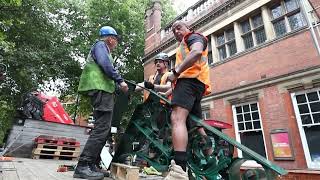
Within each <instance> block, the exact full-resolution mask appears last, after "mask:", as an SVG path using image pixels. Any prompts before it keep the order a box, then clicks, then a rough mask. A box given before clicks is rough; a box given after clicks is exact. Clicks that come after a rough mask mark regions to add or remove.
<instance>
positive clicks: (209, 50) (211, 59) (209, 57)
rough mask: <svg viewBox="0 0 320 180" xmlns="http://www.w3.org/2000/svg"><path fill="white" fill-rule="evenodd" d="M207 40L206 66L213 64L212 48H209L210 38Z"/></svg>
mask: <svg viewBox="0 0 320 180" xmlns="http://www.w3.org/2000/svg"><path fill="white" fill-rule="evenodd" d="M207 38H208V45H207V46H208V64H212V63H213V57H212V46H211V36H209V37H207Z"/></svg>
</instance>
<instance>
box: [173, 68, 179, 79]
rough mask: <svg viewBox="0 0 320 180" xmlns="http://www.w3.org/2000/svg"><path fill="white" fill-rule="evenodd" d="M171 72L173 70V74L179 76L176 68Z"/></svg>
mask: <svg viewBox="0 0 320 180" xmlns="http://www.w3.org/2000/svg"><path fill="white" fill-rule="evenodd" d="M172 72H173V75H174V76H176V77H179V76H180V73H177V71H176V69H174V68H173V69H172Z"/></svg>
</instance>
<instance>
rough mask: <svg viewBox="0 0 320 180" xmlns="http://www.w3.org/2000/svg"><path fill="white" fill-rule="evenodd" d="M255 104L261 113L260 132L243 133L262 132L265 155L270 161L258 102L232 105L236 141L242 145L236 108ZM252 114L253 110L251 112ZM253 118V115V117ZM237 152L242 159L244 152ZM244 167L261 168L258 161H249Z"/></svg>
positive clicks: (238, 150)
mask: <svg viewBox="0 0 320 180" xmlns="http://www.w3.org/2000/svg"><path fill="white" fill-rule="evenodd" d="M253 103H256V104H257V108H258V113H259V116H260V126H261V127H260V130H254V129H252V130H248V131H246V130H244V131H241V132H252V131H261V132H262V136H263V144H264V150H265V153H266V159H268V149H267V144H266V136H265V134H264V131H263V129H264V128H263V121H262V117H261V112H260V107H259V102H258V101H248V102H245V103H239V104H234V105H232V115H233V123H234V130H235V135H236V140H237V141H238V142H239V143H241V138H240V133H241V132H239V127H238V119H237V112H236V107H238V106H244V105H248V104H253ZM250 112H251V110H250ZM251 116H252V115H251ZM237 152H238V157H240V158H242V157H243V155H242V151H241V150H240V149H237ZM243 166H254V167H256V166H259V165H258V164H257V162H256V161H254V160H249V161H248V162H247V163H246V164H244V165H243Z"/></svg>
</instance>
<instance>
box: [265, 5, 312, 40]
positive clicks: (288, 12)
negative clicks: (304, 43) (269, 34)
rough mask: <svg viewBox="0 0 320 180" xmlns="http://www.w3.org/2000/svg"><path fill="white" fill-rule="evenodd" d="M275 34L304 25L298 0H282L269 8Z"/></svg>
mask: <svg viewBox="0 0 320 180" xmlns="http://www.w3.org/2000/svg"><path fill="white" fill-rule="evenodd" d="M271 16H272V19H273V20H272V23H273V27H274V31H275V33H276V36H277V37H278V36H281V35H284V34H286V33H287V32H290V31H292V30H295V29H299V28H301V27H303V26H305V25H306V21H305V19H304V17H303V15H302V12H301V10H300V5H299V1H298V0H284V1H280V2H279V3H278V4H276V5H274V6H273V7H272V8H271Z"/></svg>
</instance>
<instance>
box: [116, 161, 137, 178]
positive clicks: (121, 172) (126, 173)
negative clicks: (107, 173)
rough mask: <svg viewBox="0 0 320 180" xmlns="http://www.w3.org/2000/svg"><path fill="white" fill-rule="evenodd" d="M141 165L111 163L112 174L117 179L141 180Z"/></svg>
mask: <svg viewBox="0 0 320 180" xmlns="http://www.w3.org/2000/svg"><path fill="white" fill-rule="evenodd" d="M139 169H140V168H139V167H137V166H129V165H126V164H120V163H111V175H112V178H114V179H116V180H139Z"/></svg>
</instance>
